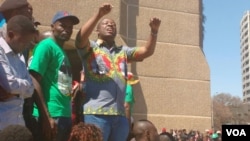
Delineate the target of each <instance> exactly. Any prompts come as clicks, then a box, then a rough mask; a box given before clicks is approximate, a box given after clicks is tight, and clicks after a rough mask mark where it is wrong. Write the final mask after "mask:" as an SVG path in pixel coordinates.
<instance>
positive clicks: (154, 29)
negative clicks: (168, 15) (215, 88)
mask: <svg viewBox="0 0 250 141" xmlns="http://www.w3.org/2000/svg"><path fill="white" fill-rule="evenodd" d="M160 24H161V20H160V19H158V18H155V17H154V18H151V19H150V22H149V26H150V29H151V32H150V35H149V38H148V41H147V43H146V45H145V46H142V47H139V49H138V50H137V51H136V60H143V59H145V58H147V57H149V56H151V55H153V53H154V50H155V46H156V40H157V34H158V30H159V27H160Z"/></svg>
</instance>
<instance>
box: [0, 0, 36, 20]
mask: <svg viewBox="0 0 250 141" xmlns="http://www.w3.org/2000/svg"><path fill="white" fill-rule="evenodd" d="M32 10H33V8H32V6H31V5H30V4H29V3H28V1H27V0H5V1H3V2H2V3H1V6H0V12H1V13H2V14H3V15H4V18H5V19H6V21H8V20H9V19H10V18H12V17H13V16H16V15H23V16H26V17H28V18H29V19H30V20H31V19H32Z"/></svg>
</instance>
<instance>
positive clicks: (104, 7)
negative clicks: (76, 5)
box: [99, 3, 113, 16]
mask: <svg viewBox="0 0 250 141" xmlns="http://www.w3.org/2000/svg"><path fill="white" fill-rule="evenodd" d="M112 7H113V6H112V5H111V4H109V3H104V4H103V5H102V6H101V7H100V8H99V15H100V16H104V15H106V14H108V13H109V12H110V11H111V9H112Z"/></svg>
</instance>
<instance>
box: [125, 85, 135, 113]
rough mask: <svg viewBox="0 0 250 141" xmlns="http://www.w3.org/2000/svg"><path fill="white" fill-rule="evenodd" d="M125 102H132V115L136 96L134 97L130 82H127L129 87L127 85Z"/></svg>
mask: <svg viewBox="0 0 250 141" xmlns="http://www.w3.org/2000/svg"><path fill="white" fill-rule="evenodd" d="M125 102H127V103H129V104H130V114H131V115H132V113H133V107H134V104H135V97H134V92H133V87H132V86H131V85H129V84H127V87H126V96H125Z"/></svg>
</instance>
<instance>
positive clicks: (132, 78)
mask: <svg viewBox="0 0 250 141" xmlns="http://www.w3.org/2000/svg"><path fill="white" fill-rule="evenodd" d="M127 75H128V81H127V83H128V84H130V85H134V84H136V83H138V82H139V80H138V79H136V78H135V76H134V75H133V73H132V72H128V74H127Z"/></svg>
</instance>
